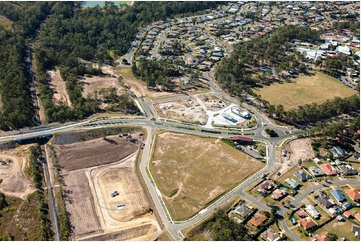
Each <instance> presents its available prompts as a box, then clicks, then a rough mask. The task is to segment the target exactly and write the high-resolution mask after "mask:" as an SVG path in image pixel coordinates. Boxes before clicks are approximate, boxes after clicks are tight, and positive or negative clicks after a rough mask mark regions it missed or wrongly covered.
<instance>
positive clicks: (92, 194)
mask: <svg viewBox="0 0 361 242" xmlns="http://www.w3.org/2000/svg"><path fill="white" fill-rule="evenodd" d="M131 135H132V138H133V139H137V140H141V138H142V137H141V133H140V132H139V131H137V132H133V133H132V134H131ZM136 143H137V142H135V141H134V140H133V142H132V141H131V139H130V138H129V137H128V138H125V137H119V136H118V135H113V136H107V137H106V140H104V139H103V138H99V139H94V140H89V141H85V142H76V143H72V144H66V145H54V147H55V150H56V151H57V158H58V163H59V164H61V166H62V167H63V170H62V172H61V173H62V174H63V175H64V183H65V186H64V191H65V194H66V195H67V199H66V208H67V211H68V212H69V213H70V214H71V216H70V220H71V223H72V225H73V226H74V232H73V239H76V240H103V239H105V240H113V239H114V240H130V239H135V240H155V239H156V238H157V237H158V236H159V234H160V233H161V232H162V231H161V229H160V227H159V224H158V223H157V221H156V219H155V217H154V215H152V214H150V213H149V208H150V203H149V201H148V199H147V197H146V195H145V192H144V190H143V188H142V186H141V184H140V182H139V179H138V177H137V175H136V165H135V164H136V158H137V155H138V152H137V150H138V149H139V144H138V143H137V144H136ZM114 191H117V192H118V194H119V195H117V196H114V197H112V196H111V194H112V193H113V192H114ZM119 204H124V205H125V206H124V207H123V208H121V209H117V208H116V206H117V205H119Z"/></svg>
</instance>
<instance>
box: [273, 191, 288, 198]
mask: <svg viewBox="0 0 361 242" xmlns="http://www.w3.org/2000/svg"><path fill="white" fill-rule="evenodd" d="M285 196H287V192H286V191H285V190H283V189H276V190H275V191H274V192H273V193H272V196H271V197H272V198H273V199H274V200H280V199H282V198H283V197H285Z"/></svg>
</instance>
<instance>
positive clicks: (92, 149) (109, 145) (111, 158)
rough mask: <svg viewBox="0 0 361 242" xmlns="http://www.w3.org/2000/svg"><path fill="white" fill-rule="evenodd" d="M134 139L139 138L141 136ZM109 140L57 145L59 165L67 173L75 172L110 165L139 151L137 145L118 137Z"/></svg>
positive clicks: (110, 137)
mask: <svg viewBox="0 0 361 242" xmlns="http://www.w3.org/2000/svg"><path fill="white" fill-rule="evenodd" d="M134 137H139V134H138V135H134ZM107 139H108V141H106V140H104V139H103V138H99V139H94V140H89V141H85V142H80V143H74V144H66V145H56V146H55V149H56V152H57V157H58V159H59V165H60V166H61V167H62V168H63V169H65V170H67V171H73V170H78V169H83V168H88V167H92V166H99V165H104V164H109V163H113V162H117V161H119V160H121V159H123V158H124V157H127V156H128V155H130V154H132V153H134V152H135V151H136V150H137V149H138V146H137V144H135V143H133V142H131V141H130V140H127V139H126V138H124V137H119V136H118V135H114V136H109V137H107Z"/></svg>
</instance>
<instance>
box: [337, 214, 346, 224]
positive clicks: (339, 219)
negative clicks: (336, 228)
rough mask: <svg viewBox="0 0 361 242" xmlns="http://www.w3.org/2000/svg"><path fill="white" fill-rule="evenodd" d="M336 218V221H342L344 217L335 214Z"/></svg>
mask: <svg viewBox="0 0 361 242" xmlns="http://www.w3.org/2000/svg"><path fill="white" fill-rule="evenodd" d="M336 220H337V221H338V222H344V221H345V218H344V217H342V216H341V215H337V217H336Z"/></svg>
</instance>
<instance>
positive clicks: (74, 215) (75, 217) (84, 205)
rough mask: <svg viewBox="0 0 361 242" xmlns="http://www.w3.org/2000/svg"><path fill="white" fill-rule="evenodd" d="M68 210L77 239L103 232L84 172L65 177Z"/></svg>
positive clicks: (72, 173) (76, 172)
mask: <svg viewBox="0 0 361 242" xmlns="http://www.w3.org/2000/svg"><path fill="white" fill-rule="evenodd" d="M64 183H65V184H66V186H65V191H69V192H70V194H68V195H67V198H66V201H65V203H66V209H67V211H68V212H69V214H70V219H71V222H72V225H73V226H74V229H73V234H74V236H75V237H78V236H80V235H85V234H89V233H94V232H98V231H100V230H101V226H100V222H99V218H98V216H97V215H96V213H95V207H94V200H93V196H92V194H91V191H90V187H89V182H88V179H87V177H86V175H85V174H84V172H83V171H75V172H71V173H69V174H68V175H66V176H64ZM73 194H74V195H73Z"/></svg>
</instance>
